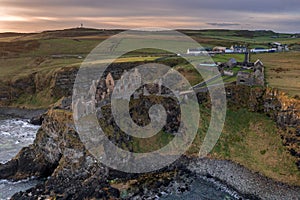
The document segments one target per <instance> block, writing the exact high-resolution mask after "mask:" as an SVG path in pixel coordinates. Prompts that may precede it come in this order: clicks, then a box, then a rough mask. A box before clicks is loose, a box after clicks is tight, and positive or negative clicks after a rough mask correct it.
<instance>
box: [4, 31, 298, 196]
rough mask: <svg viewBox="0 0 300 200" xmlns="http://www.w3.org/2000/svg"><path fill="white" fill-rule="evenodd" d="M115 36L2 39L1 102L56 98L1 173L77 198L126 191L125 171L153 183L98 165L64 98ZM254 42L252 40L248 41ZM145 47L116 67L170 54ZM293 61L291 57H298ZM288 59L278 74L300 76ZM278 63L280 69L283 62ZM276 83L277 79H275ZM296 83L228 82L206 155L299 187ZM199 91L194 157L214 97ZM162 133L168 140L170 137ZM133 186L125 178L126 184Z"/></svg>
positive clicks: (36, 103) (44, 191)
mask: <svg viewBox="0 0 300 200" xmlns="http://www.w3.org/2000/svg"><path fill="white" fill-rule="evenodd" d="M228 33H229V32H228ZM110 34H112V32H111V31H108V32H106V31H99V30H65V31H54V32H44V33H41V34H29V35H27V34H24V35H22V37H19V36H18V37H17V38H15V37H16V36H5V37H2V38H1V45H3V46H4V47H5V48H3V49H2V53H1V55H2V59H1V61H2V62H1V63H0V70H1V72H3V73H1V79H0V87H1V90H0V98H1V101H0V105H2V106H17V107H26V108H45V107H49V106H50V105H51V104H55V103H56V102H57V101H58V102H57V103H56V104H55V105H52V106H50V107H51V108H50V109H49V110H48V112H47V113H46V115H45V116H44V121H43V124H42V127H41V129H40V130H39V132H38V134H37V138H36V140H35V142H34V144H33V145H31V146H30V147H28V148H24V149H23V150H22V151H21V152H20V153H19V154H18V155H17V156H16V157H15V158H14V159H13V160H12V161H10V162H9V163H7V164H5V165H0V172H1V173H0V174H1V175H0V177H1V178H12V179H23V178H27V177H31V176H36V177H48V176H50V179H48V180H47V181H46V182H45V184H43V185H40V186H38V188H39V193H38V194H37V195H39V196H43V195H50V196H52V197H53V198H54V197H55V198H59V197H62V198H68V197H73V198H76V197H78V198H79V196H76V194H77V195H78V194H81V195H82V196H84V195H86V196H84V197H86V198H89V197H95V198H101V197H104V196H111V197H115V198H117V197H119V196H120V192H122V191H121V189H120V187H119V185H120V184H121V185H122V181H120V182H121V183H119V182H118V181H116V177H117V178H120V177H122V176H124V177H125V181H124V182H126V181H127V180H135V181H136V180H141V179H144V181H145V182H147V181H146V180H148V179H149V177H151V174H150V175H145V177H135V176H129V177H126V175H124V174H118V173H116V172H113V171H110V170H109V169H107V168H106V167H104V166H102V165H101V164H100V165H99V164H98V163H96V161H95V159H94V158H93V157H92V156H91V155H90V154H89V152H88V151H86V149H85V147H84V145H83V144H82V143H81V142H80V140H79V137H78V134H77V133H76V131H75V130H74V125H73V119H72V112H71V110H70V109H69V107H68V106H69V105H65V103H61V100H59V99H61V98H62V97H68V96H70V95H71V93H72V85H73V81H74V78H75V76H76V72H77V70H78V67H79V65H80V63H81V62H82V61H83V58H84V56H85V55H86V54H87V53H88V52H89V51H90V50H91V49H92V48H93V47H95V45H97V44H98V42H100V41H102V40H103V39H105V38H107V36H108V35H110ZM189 34H190V35H193V37H194V38H196V39H197V40H199V41H200V42H201V41H206V42H207V43H209V44H211V45H218V44H220V45H221V44H224V43H226V42H227V43H232V42H242V41H243V39H244V37H245V36H243V35H240V36H233V35H234V34H235V33H231V32H230V34H233V35H231V38H224V37H223V36H222V35H221V36H220V35H215V37H212V36H209V37H208V36H207V35H206V34H207V33H201V32H198V33H197V32H196V33H193V32H189ZM259 37H262V36H259ZM264 37H265V38H266V37H267V36H264ZM248 39H249V38H248ZM284 40H285V39H284ZM251 41H252V39H251V38H250V39H249V42H251ZM288 42H289V43H291V44H293V46H294V47H297V45H298V43H299V41H298V40H295V41H294V40H292V39H291V40H289V41H288ZM264 43H266V42H265V40H263V39H261V40H256V42H254V39H253V41H252V45H263V44H264ZM147 51H150V50H147ZM144 53H145V52H143V51H141V52H136V53H133V54H132V55H128V57H124V58H121V59H119V61H118V62H119V63H117V64H115V65H116V67H121V68H122V67H127V66H128V65H131V63H132V62H148V61H153V60H155V59H157V58H159V57H162V56H166V55H165V52H150V54H151V56H146V57H145V56H143V54H144ZM146 53H149V52H146ZM298 54H299V52H297V51H295V52H290V53H287V54H285V55H289V56H290V59H291V60H296V61H298V60H297V55H298ZM141 55H142V56H141ZM147 55H148V54H147ZM234 56H236V55H234ZM255 56H257V55H255ZM264 56H265V57H267V56H268V55H264ZM237 58H240V57H239V56H238V57H237ZM214 59H216V61H217V60H218V59H219V60H222V59H223V60H224V59H227V57H226V56H222V55H221V56H219V57H216V58H214ZM266 59H267V58H266ZM269 59H270V60H271V59H272V58H269ZM283 59H284V56H283ZM291 60H289V62H292V63H294V62H293V61H291ZM169 62H170V63H171V64H174V62H175V64H174V65H175V67H177V68H178V69H180V70H181V72H182V73H183V74H184V75H185V76H186V77H187V78H189V79H190V80H191V81H194V82H197V81H198V79H199V77H197V76H195V75H194V74H193V71H192V70H190V69H189V68H188V66H185V65H184V63H179V64H178V63H176V62H177V60H175V61H173V60H171V61H169ZM271 64H272V63H269V64H268V66H266V67H267V69H269V71H270V72H272V73H273V74H271V73H270V74H269V76H268V74H267V79H268V77H273V78H274V76H275V78H276V76H277V74H278V73H279V72H278V70H277V71H276V69H275V68H276V66H271ZM285 64H286V65H284V66H285V67H286V68H287V70H288V71H285V72H283V73H282V74H280V77H282V78H291V77H292V78H294V79H295V78H296V76H297V70H298V68H297V67H294V64H292V67H291V66H290V65H288V64H287V63H285ZM176 65H178V66H176ZM295 65H296V64H295ZM279 67H281V68H282V65H281V66H278V68H279ZM273 68H274V69H273ZM284 69H285V68H284ZM279 71H280V70H279ZM292 72H295V73H292ZM267 73H268V70H267ZM273 78H272V79H273ZM270 80H271V78H270ZM271 83H272V82H271V81H270V84H271ZM274 83H278V82H276V81H274ZM295 83H296V84H294V85H293V86H291V87H292V89H293V90H292V93H291V94H292V95H285V94H284V93H282V92H280V91H278V90H276V89H270V88H260V87H252V88H251V87H246V86H235V85H230V86H228V87H227V100H228V110H227V117H226V122H225V127H224V130H223V132H222V135H221V137H220V139H219V141H218V143H217V145H216V146H215V148H214V149H213V151H212V152H211V153H210V154H209V156H208V157H209V158H213V159H225V160H230V161H233V162H235V163H238V164H240V165H242V166H244V167H246V168H248V169H250V170H251V171H253V172H258V173H260V174H262V175H264V176H266V177H269V178H272V179H274V180H276V181H280V182H284V183H287V184H290V185H297V186H300V182H299V180H300V173H299V172H300V171H299V169H298V168H297V164H298V166H299V164H300V163H299V156H300V147H299V140H300V139H299V137H300V135H299V134H300V129H299V100H297V99H294V98H291V96H295V94H297V93H298V92H299V90H298V89H299V86H298V85H297V82H296V81H295ZM279 84H280V83H279ZM285 84H286V83H285ZM291 87H290V88H289V86H288V84H286V85H285V86H284V87H283V88H282V89H284V90H286V91H288V90H289V89H291ZM295 88H296V89H295ZM295 91H296V93H295ZM198 97H199V102H200V103H201V105H200V111H201V121H200V122H199V124H200V127H199V130H198V134H197V137H196V139H195V141H194V143H193V145H192V146H191V148H190V149H189V151H188V152H187V153H186V156H188V157H193V156H196V155H197V152H198V150H199V146H200V144H201V139H203V137H204V135H205V130H206V129H207V127H208V125H209V119H210V103H209V100H207V94H206V93H203V94H199V95H198ZM135 106H137V107H138V106H139V105H138V104H137V105H135ZM108 109H109V108H108ZM107 130H108V134H113V135H116V134H117V132H114V130H113V128H112V127H110V126H107ZM164 139H165V140H167V139H168V136H166V137H164ZM152 142H153V143H154V144H155V145H161V144H163V143H164V142H166V141H164V140H162V141H152ZM148 145H149V144H148ZM145 146H147V143H139V142H136V141H135V142H133V147H134V148H136V150H141V148H144V147H145ZM154 148H155V147H154ZM176 167H177V165H175V166H174V169H171V170H170V171H171V172H170V171H168V172H165V171H162V172H161V173H159V172H158V174H160V175H157V177H158V178H157V179H164V178H165V177H168V174H169V173H171V174H172V173H174V171H176ZM114 173H116V174H117V175H116V174H114ZM150 179H151V178H150ZM135 181H133V183H134V182H135ZM148 181H149V182H151V181H153V180H148ZM129 182H130V181H129ZM127 184H128V183H127V182H126V184H123V185H122V186H121V188H124V185H127ZM132 185H134V184H132ZM125 188H126V187H125ZM99 191H100V192H99ZM68 195H69V196H68ZM89 195H90V196H89ZM101 195H102V196H101ZM82 196H80V197H82Z"/></svg>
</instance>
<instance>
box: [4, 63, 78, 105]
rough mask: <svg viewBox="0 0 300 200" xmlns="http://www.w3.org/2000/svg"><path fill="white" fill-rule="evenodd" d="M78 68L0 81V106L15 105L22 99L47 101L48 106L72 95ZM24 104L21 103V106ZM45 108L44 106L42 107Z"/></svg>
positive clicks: (61, 69) (67, 68) (64, 68)
mask: <svg viewBox="0 0 300 200" xmlns="http://www.w3.org/2000/svg"><path fill="white" fill-rule="evenodd" d="M77 71H78V68H77V67H63V68H60V69H57V70H54V71H51V72H48V73H36V72H34V73H31V74H28V75H24V76H22V77H18V78H15V79H13V80H10V81H0V106H9V105H12V104H15V103H16V102H17V105H18V101H22V100H20V99H22V98H27V99H25V100H24V101H30V99H32V97H33V96H38V97H37V98H36V100H35V101H38V102H37V103H38V104H39V103H41V102H39V101H45V103H44V104H45V105H44V106H47V105H49V104H51V103H54V101H56V100H57V99H59V98H61V97H63V96H69V95H71V94H72V89H73V83H74V81H75V78H76V74H77ZM22 103H26V102H20V104H21V106H22ZM42 106H43V105H42Z"/></svg>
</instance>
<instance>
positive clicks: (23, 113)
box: [0, 107, 48, 119]
mask: <svg viewBox="0 0 300 200" xmlns="http://www.w3.org/2000/svg"><path fill="white" fill-rule="evenodd" d="M47 110H48V109H27V108H17V107H0V116H3V117H4V116H5V117H12V118H13V117H15V118H22V119H32V118H34V117H39V116H41V115H42V114H44V113H45V112H46V111H47Z"/></svg>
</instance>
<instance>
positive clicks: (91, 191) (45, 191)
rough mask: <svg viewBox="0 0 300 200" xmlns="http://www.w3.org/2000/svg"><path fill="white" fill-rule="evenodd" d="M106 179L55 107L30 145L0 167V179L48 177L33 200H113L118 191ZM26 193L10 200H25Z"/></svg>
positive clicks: (67, 116) (104, 171) (67, 114)
mask: <svg viewBox="0 0 300 200" xmlns="http://www.w3.org/2000/svg"><path fill="white" fill-rule="evenodd" d="M107 175H108V170H107V169H106V168H105V167H104V166H102V165H100V164H98V163H97V162H96V160H95V159H94V158H93V157H92V156H91V155H90V154H89V153H88V152H87V151H86V150H85V148H84V145H83V144H82V143H81V141H80V139H79V137H78V134H77V133H76V131H75V130H74V128H73V120H72V114H71V112H70V111H67V110H63V109H62V107H59V106H56V109H50V110H49V111H48V112H47V113H46V115H45V119H44V121H43V125H42V127H41V128H40V130H39V131H38V133H37V137H36V139H35V141H34V144H33V145H30V146H29V147H27V148H24V149H22V151H21V152H19V154H18V155H17V156H16V157H15V158H14V159H13V160H11V161H9V162H8V163H6V164H5V165H0V179H15V180H16V179H17V180H18V179H24V178H28V177H31V176H36V177H48V176H50V177H49V178H48V179H47V180H46V182H45V184H43V185H39V186H38V188H39V190H36V189H33V190H32V193H31V194H32V197H31V198H33V199H36V198H37V196H40V195H43V196H47V195H48V196H51V195H52V196H55V197H63V199H67V198H69V197H72V198H75V199H83V198H93V197H94V198H104V197H108V196H111V197H116V196H118V195H119V194H118V191H117V190H116V189H113V188H111V187H110V186H109V184H108V183H107ZM99 191H102V192H100V193H99ZM28 193H29V192H27V193H19V194H18V195H16V196H15V197H14V198H13V199H18V198H21V197H26V198H29V196H28Z"/></svg>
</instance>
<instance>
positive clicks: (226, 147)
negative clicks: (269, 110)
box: [188, 106, 300, 185]
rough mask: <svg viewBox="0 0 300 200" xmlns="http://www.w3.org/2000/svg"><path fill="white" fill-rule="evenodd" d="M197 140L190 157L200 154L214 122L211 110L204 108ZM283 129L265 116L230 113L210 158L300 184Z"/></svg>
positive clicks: (231, 110)
mask: <svg viewBox="0 0 300 200" xmlns="http://www.w3.org/2000/svg"><path fill="white" fill-rule="evenodd" d="M200 109H201V121H200V124H201V126H200V128H199V130H198V135H197V138H196V139H195V141H194V143H193V145H192V146H191V148H190V150H189V152H188V154H192V155H193V154H197V152H198V151H199V146H201V143H202V141H203V139H204V137H205V134H206V131H207V128H208V126H209V121H210V113H209V112H210V111H209V109H208V108H206V107H204V106H201V107H200ZM280 134H281V130H279V129H278V128H277V126H276V124H275V123H274V122H273V121H272V120H271V119H269V118H268V117H266V116H265V115H263V114H259V113H252V112H249V111H247V110H246V109H239V110H234V109H233V108H230V109H228V110H227V116H226V120H225V126H224V130H223V131H222V134H221V136H220V138H219V140H218V142H217V144H216V146H215V147H214V149H213V150H212V152H211V153H210V155H209V157H211V158H216V159H227V160H232V161H234V162H236V163H239V164H241V165H243V166H246V167H247V168H249V169H250V170H252V171H255V172H260V173H262V174H263V175H265V176H267V177H270V178H273V179H275V180H278V181H282V182H286V183H289V184H294V185H300V172H299V170H298V169H297V167H296V164H295V162H296V159H295V158H294V157H292V156H291V155H290V153H289V152H288V150H287V149H286V147H284V146H283V144H282V140H281V138H280Z"/></svg>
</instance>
